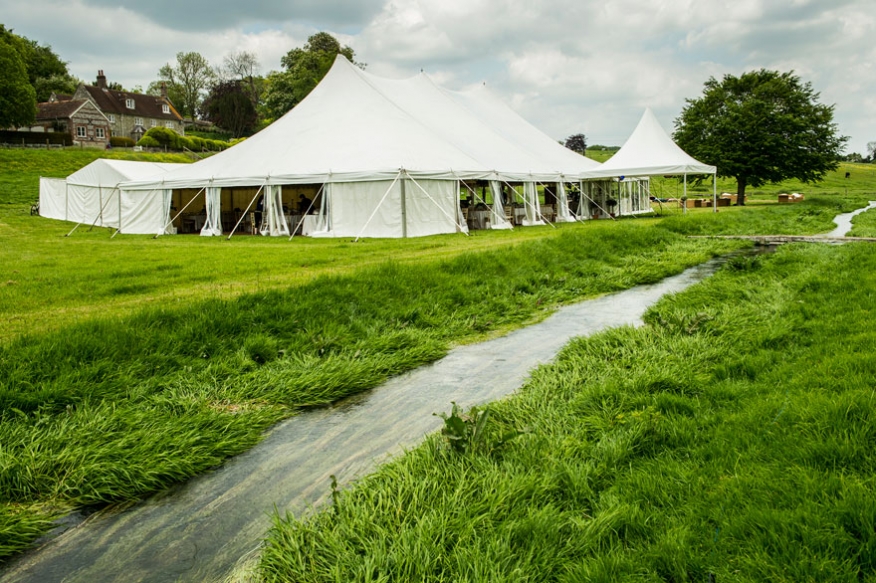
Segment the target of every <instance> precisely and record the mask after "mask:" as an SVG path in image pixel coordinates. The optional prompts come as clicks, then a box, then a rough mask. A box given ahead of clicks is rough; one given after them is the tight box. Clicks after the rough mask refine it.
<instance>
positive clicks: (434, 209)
mask: <svg viewBox="0 0 876 583" xmlns="http://www.w3.org/2000/svg"><path fill="white" fill-rule="evenodd" d="M457 184H458V183H457V182H456V181H455V180H417V182H416V183H414V182H413V181H412V180H408V182H407V184H406V185H405V197H406V198H407V201H406V210H407V217H408V237H425V236H426V235H438V234H442V233H456V232H457V231H458V230H459V228H458V226H457V220H458V211H457V208H458V206H459V187H458V186H457ZM418 185H419V186H418Z"/></svg>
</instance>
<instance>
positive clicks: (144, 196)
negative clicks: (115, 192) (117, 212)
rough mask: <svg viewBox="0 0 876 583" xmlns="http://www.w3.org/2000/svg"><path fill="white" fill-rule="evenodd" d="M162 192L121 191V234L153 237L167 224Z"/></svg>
mask: <svg viewBox="0 0 876 583" xmlns="http://www.w3.org/2000/svg"><path fill="white" fill-rule="evenodd" d="M163 200H164V197H163V191H162V190H122V191H121V204H122V233H128V234H131V235H155V234H156V233H158V232H159V231H161V230H162V229H163V228H164V225H165V224H166V223H167V220H168V219H167V209H166V208H165V206H164V204H163Z"/></svg>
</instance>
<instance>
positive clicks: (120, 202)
mask: <svg viewBox="0 0 876 583" xmlns="http://www.w3.org/2000/svg"><path fill="white" fill-rule="evenodd" d="M116 192H118V193H119V228H118V229H116V232H115V233H113V237H115V236H116V235H118V234H119V233H120V232H121V230H122V189H120V188H119V185H118V184H117V185H116ZM113 237H110V239H112V238H113Z"/></svg>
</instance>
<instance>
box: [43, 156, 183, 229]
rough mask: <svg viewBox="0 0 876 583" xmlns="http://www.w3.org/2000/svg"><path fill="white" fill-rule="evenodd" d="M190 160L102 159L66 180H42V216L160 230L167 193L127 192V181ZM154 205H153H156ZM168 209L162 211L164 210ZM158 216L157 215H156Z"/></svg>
mask: <svg viewBox="0 0 876 583" xmlns="http://www.w3.org/2000/svg"><path fill="white" fill-rule="evenodd" d="M180 166H185V164H168V163H158V162H136V161H131V160H111V159H103V158H102V159H99V160H95V161H94V162H92V163H91V164H89V165H87V166H84V167H83V168H80V169H79V170H77V171H76V172H74V173H73V174H71V175H70V176H68V177H67V178H66V179H57V178H42V177H41V178H40V216H43V217H46V218H50V219H59V220H62V221H73V222H77V223H87V224H94V225H97V226H101V227H113V228H116V229H120V230H123V231H124V232H126V233H151V234H155V233H157V232H158V231H159V229H160V228H161V227H160V226H159V225H158V223H161V224H162V225H163V224H164V223H165V222H166V221H164V222H162V221H163V220H164V217H166V215H167V213H166V212H163V206H164V204H163V203H164V202H165V201H164V199H166V198H167V197H166V196H164V192H156V191H154V190H141V191H136V192H133V191H124V190H122V189H120V188H119V184H120V183H122V182H128V181H131V180H147V179H157V180H160V176H161V175H163V174H165V173H167V172H169V171H171V170H174V169H177V168H179V167H180ZM153 207H154V208H153ZM162 213H163V214H162ZM153 215H154V216H153Z"/></svg>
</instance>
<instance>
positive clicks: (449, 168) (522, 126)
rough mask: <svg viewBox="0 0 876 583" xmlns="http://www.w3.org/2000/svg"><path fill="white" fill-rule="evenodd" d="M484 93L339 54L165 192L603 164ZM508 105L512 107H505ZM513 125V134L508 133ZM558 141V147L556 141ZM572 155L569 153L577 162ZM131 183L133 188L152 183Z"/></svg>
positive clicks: (565, 170)
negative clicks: (296, 96) (266, 119)
mask: <svg viewBox="0 0 876 583" xmlns="http://www.w3.org/2000/svg"><path fill="white" fill-rule="evenodd" d="M497 103H498V100H495V99H494V98H491V97H490V96H489V95H487V94H486V93H485V92H479V91H476V92H471V93H454V92H448V91H445V90H443V89H441V88H439V87H438V86H436V85H435V84H434V83H433V82H432V81H431V80H430V79H428V77H426V76H425V75H418V76H415V77H413V78H410V79H404V80H390V79H383V78H380V77H377V76H374V75H371V74H369V73H366V72H364V71H362V70H360V69H359V68H358V67H355V66H354V65H352V64H351V63H350V62H349V61H347V59H346V58H344V57H343V56H341V55H339V56H338V58H337V59H336V60H335V63H334V65H333V66H332V68H331V70H330V71H329V72H328V73H327V74H326V76H325V77H324V78H323V80H322V81H321V82H320V83H319V85H317V86H316V88H314V90H313V91H312V92H311V93H310V94H309V95H308V96H307V97H306V98H305V99H304V100H303V101H301V103H299V104H298V105H297V106H296V107H295V108H294V109H292V110H291V111H289V112H288V113H287V114H286V115H284V116H283V117H281V118H280V119H278V120H277V121H275V122H274V123H273V124H271V125H270V126H269V127H267V128H265V129H264V130H262V131H261V132H259V133H258V134H256V135H254V136H253V137H251V138H249V139H247V140H245V141H243V142H241V143H239V144H237V145H235V146H234V147H232V148H229V149H228V150H225V151H224V152H220V153H219V154H216V155H215V156H211V157H210V158H207V159H205V160H201V161H199V162H196V163H195V164H192V165H190V166H187V167H185V168H182V169H180V170H177V171H174V172H171V173H168V174H167V175H165V176H164V177H163V182H162V184H163V185H164V187H165V188H185V187H200V186H204V185H206V184H208V183H209V184H212V185H213V186H252V185H258V184H264V183H271V184H295V183H299V184H300V183H310V182H324V181H327V180H332V181H362V180H380V179H393V178H395V176H396V175H397V174H398V172H399V170H401V169H404V170H405V171H406V172H407V173H408V174H409V175H411V176H413V177H414V178H418V177H422V178H447V179H456V178H485V177H489V176H491V175H493V173H500V174H501V175H503V176H504V177H506V179H510V180H514V179H519V180H523V179H524V177H525V179H528V180H531V179H536V180H543V181H549V180H556V179H557V178H558V177H559V176H560V175H563V174H569V175H570V176H571V177H575V178H577V176H578V175H579V174H580V173H582V172H583V171H585V170H587V169H591V168H592V167H593V166H594V165H596V163H595V162H593V161H592V160H589V159H586V158H583V157H581V156H579V155H577V154H575V153H574V152H570V151H568V150H566V149H565V148H563V147H562V146H561V145H559V144H557V143H556V142H554V141H553V140H551V139H550V138H549V137H548V136H546V135H544V134H542V133H541V132H539V131H538V130H536V129H535V128H533V127H532V126H530V125H529V124H528V123H527V122H526V121H524V120H523V119H522V118H520V116H518V115H517V114H516V113H514V112H512V111H511V110H510V109H507V108H504V110H499V112H498V115H494V116H493V117H487V116H485V115H484V113H483V112H489V111H490V110H491V109H498V105H497ZM502 107H504V106H502ZM506 126H507V127H508V128H511V129H505V128H506ZM548 144H550V145H548ZM570 154H571V156H570ZM154 186H156V184H155V183H151V184H150V183H146V182H132V183H130V184H127V185H126V188H143V187H154Z"/></svg>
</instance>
